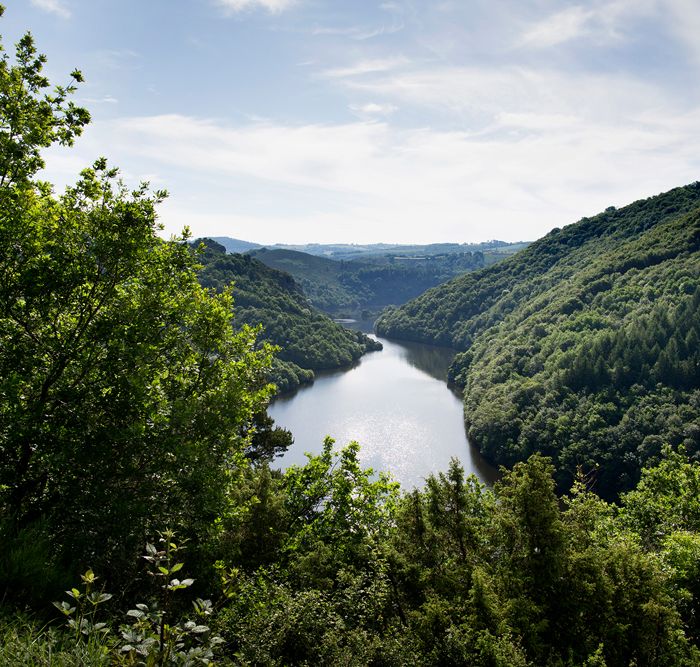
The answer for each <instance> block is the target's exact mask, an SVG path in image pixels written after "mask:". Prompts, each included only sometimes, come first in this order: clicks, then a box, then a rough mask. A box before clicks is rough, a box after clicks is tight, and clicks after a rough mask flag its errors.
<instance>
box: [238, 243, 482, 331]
mask: <svg viewBox="0 0 700 667" xmlns="http://www.w3.org/2000/svg"><path fill="white" fill-rule="evenodd" d="M250 254H252V255H253V257H255V258H256V259H259V260H260V261H261V262H264V263H265V264H267V265H268V266H271V267H274V268H276V269H279V270H281V271H286V272H287V273H290V274H291V275H292V276H294V278H295V280H296V281H297V282H298V283H299V284H300V285H301V287H302V289H303V290H304V293H305V294H306V295H307V296H308V297H309V300H310V301H311V303H312V304H313V305H314V306H316V307H317V308H320V309H321V310H323V311H325V312H327V313H331V314H333V315H335V316H341V317H360V318H362V319H373V318H374V315H375V314H376V313H378V312H379V311H380V310H381V309H382V308H384V307H385V306H388V305H391V304H394V305H396V304H402V303H405V302H406V301H408V300H409V299H412V298H413V297H415V296H418V295H419V294H421V293H423V292H425V290H427V289H428V288H430V287H434V286H435V285H439V284H440V283H443V282H445V281H446V280H449V279H450V278H452V277H453V276H456V275H459V274H460V273H464V272H465V271H472V270H474V269H477V268H480V267H482V266H484V255H483V253H481V252H475V253H471V252H462V253H451V254H444V255H429V256H426V257H395V256H394V255H390V256H388V257H387V256H379V257H376V256H375V257H372V258H371V259H364V260H354V261H345V260H339V261H337V260H333V259H328V258H326V257H318V256H315V255H310V254H308V253H304V252H298V251H296V250H275V249H273V250H268V249H267V248H262V249H261V250H255V251H251V253H250Z"/></svg>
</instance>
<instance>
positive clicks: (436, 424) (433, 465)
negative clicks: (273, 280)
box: [269, 338, 497, 489]
mask: <svg viewBox="0 0 700 667" xmlns="http://www.w3.org/2000/svg"><path fill="white" fill-rule="evenodd" d="M378 340H379V341H381V343H382V344H383V345H384V349H383V350H382V351H381V352H370V353H369V354H366V355H364V356H363V357H362V358H361V359H360V361H359V362H358V364H357V365H356V366H354V367H353V368H351V369H346V370H342V371H334V372H329V373H319V374H318V375H317V378H316V380H315V382H314V383H313V384H312V385H308V386H305V387H302V388H301V389H299V390H298V391H296V392H295V393H293V394H289V395H286V396H281V397H279V398H277V399H276V400H275V401H274V402H273V404H272V405H271V406H270V409H269V414H270V416H271V417H272V418H273V419H274V420H275V422H276V423H277V425H278V426H283V427H284V428H288V429H289V430H290V431H291V432H292V434H293V435H294V440H295V442H294V444H293V445H292V446H291V447H290V449H289V450H288V451H287V452H286V453H285V455H284V456H283V457H282V459H280V460H278V463H280V464H281V466H282V467H283V468H286V467H288V466H290V465H293V464H304V463H305V462H306V457H305V456H304V453H305V452H312V453H319V452H320V451H321V448H322V443H323V439H324V437H325V436H326V435H330V436H331V437H332V438H334V439H335V440H336V447H341V446H343V445H345V444H347V443H348V442H350V441H351V440H357V441H358V442H359V443H360V445H361V451H360V460H361V462H362V464H363V465H364V466H365V467H372V468H373V469H374V470H375V471H379V470H386V471H388V472H390V473H391V474H392V476H393V477H394V479H396V480H397V481H399V482H400V483H401V486H402V488H404V489H410V488H413V487H416V486H422V485H423V482H424V480H425V478H426V477H427V476H428V475H429V474H430V473H434V472H440V471H446V470H447V467H448V465H449V462H450V458H452V457H456V458H457V459H459V461H460V463H461V464H462V466H464V469H465V472H466V473H467V474H469V473H474V474H475V475H476V476H477V477H478V478H479V479H480V480H481V481H483V482H486V483H488V484H491V483H492V482H493V481H494V479H495V478H496V476H497V475H496V471H495V469H494V468H493V467H492V466H490V465H489V464H488V463H487V462H486V461H484V459H483V458H482V457H481V455H480V454H479V452H478V451H477V450H476V448H474V447H472V446H471V445H470V444H469V442H468V441H467V437H466V433H465V429H464V421H463V412H462V402H461V400H460V398H459V396H458V394H456V393H455V392H453V391H452V390H451V389H450V388H449V387H448V386H447V384H446V377H447V369H448V367H449V365H450V362H451V360H452V357H453V356H454V351H453V350H448V349H445V348H438V347H433V346H429V345H421V344H419V343H403V342H402V343H399V342H396V341H390V340H387V339H385V338H378Z"/></svg>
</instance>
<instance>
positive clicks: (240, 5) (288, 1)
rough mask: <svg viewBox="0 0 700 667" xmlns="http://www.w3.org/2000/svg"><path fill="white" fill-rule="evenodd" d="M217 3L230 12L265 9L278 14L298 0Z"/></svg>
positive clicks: (248, 0)
mask: <svg viewBox="0 0 700 667" xmlns="http://www.w3.org/2000/svg"><path fill="white" fill-rule="evenodd" d="M216 3H217V5H219V7H222V8H223V9H225V10H227V11H230V12H242V11H246V10H251V9H265V10H267V11H268V12H270V13H271V14H278V13H279V12H283V11H284V10H285V9H289V8H290V7H291V6H292V5H294V4H296V0H216Z"/></svg>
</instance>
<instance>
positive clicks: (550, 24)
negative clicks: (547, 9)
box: [521, 5, 593, 48]
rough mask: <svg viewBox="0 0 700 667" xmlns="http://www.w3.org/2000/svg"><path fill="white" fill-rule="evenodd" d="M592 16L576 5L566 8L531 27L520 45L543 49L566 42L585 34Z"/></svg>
mask: <svg viewBox="0 0 700 667" xmlns="http://www.w3.org/2000/svg"><path fill="white" fill-rule="evenodd" d="M592 16H593V12H592V11H591V10H587V9H584V8H583V7H580V6H578V5H574V6H573V7H568V8H567V9H563V10H562V11H560V12H557V13H555V14H552V15H551V16H548V17H547V18H546V19H545V20H544V21H540V22H539V23H536V24H535V25H534V26H532V27H531V28H530V29H529V30H527V32H526V33H525V34H524V35H523V36H522V39H521V43H522V44H523V45H527V46H534V47H537V48H543V47H548V46H554V45H556V44H560V43H562V42H568V41H569V40H571V39H575V38H577V37H580V36H581V35H583V34H584V33H585V32H586V29H587V25H588V23H589V21H590V19H591V17H592Z"/></svg>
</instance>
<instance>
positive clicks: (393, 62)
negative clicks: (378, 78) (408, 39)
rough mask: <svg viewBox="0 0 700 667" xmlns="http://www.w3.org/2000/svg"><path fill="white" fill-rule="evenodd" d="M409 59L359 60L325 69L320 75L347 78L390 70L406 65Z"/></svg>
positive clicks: (401, 57) (330, 77)
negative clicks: (344, 65)
mask: <svg viewBox="0 0 700 667" xmlns="http://www.w3.org/2000/svg"><path fill="white" fill-rule="evenodd" d="M409 62H410V61H409V60H408V59H407V58H404V57H403V56H397V57H394V58H378V59H374V60H361V61H359V62H356V63H354V64H352V65H348V66H346V67H335V68H331V69H326V70H324V71H323V72H322V75H323V76H325V77H327V78H329V79H348V78H352V77H357V76H362V75H364V74H377V73H378V72H390V71H392V70H395V69H398V68H400V67H403V66H405V65H407V64H408V63H409Z"/></svg>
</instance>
